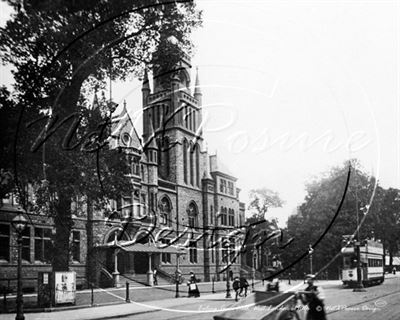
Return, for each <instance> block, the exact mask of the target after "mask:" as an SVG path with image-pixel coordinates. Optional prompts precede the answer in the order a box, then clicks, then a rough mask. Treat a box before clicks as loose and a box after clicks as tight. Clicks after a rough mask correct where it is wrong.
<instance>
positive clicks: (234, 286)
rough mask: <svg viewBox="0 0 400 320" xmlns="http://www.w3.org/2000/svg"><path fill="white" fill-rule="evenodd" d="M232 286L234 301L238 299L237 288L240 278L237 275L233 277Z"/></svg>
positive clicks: (238, 287)
mask: <svg viewBox="0 0 400 320" xmlns="http://www.w3.org/2000/svg"><path fill="white" fill-rule="evenodd" d="M232 288H233V290H234V291H235V301H238V296H239V289H240V279H239V277H235V279H233V282H232Z"/></svg>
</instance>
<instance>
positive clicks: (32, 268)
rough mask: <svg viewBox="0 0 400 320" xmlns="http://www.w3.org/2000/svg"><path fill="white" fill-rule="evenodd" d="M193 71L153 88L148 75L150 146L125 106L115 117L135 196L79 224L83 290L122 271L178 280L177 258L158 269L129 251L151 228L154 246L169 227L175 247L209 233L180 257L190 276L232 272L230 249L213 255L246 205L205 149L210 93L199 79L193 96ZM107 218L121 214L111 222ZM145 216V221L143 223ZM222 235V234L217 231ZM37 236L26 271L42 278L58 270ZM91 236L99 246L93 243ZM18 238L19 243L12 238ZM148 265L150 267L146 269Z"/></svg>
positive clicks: (157, 81) (163, 260) (4, 264)
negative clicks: (41, 257) (40, 257)
mask: <svg viewBox="0 0 400 320" xmlns="http://www.w3.org/2000/svg"><path fill="white" fill-rule="evenodd" d="M190 68H191V65H190V61H189V59H188V58H184V59H182V61H181V64H180V65H179V66H178V68H177V70H178V71H177V72H173V73H170V74H168V75H167V76H162V77H158V76H157V75H155V76H154V75H153V86H152V88H151V87H150V81H149V79H148V76H147V73H146V75H145V77H144V80H143V87H142V95H143V99H142V100H143V136H142V139H140V138H139V136H138V134H137V132H136V130H135V128H134V126H133V122H132V121H131V118H130V116H129V114H128V112H127V109H126V106H125V105H124V108H123V111H122V113H121V114H120V115H119V116H117V117H114V120H113V125H112V136H113V137H114V138H113V139H112V140H110V144H111V147H112V148H119V149H122V150H124V152H125V153H126V154H127V157H128V159H129V161H130V165H131V168H132V170H131V175H130V178H131V181H132V183H133V185H134V192H133V193H132V194H124V193H123V191H121V199H118V200H111V201H110V208H107V210H100V211H95V210H93V213H92V215H93V216H88V215H87V213H86V211H87V208H84V209H83V210H81V213H80V214H79V215H77V216H76V217H75V218H74V230H75V231H79V234H80V236H79V248H80V253H79V254H80V259H79V261H71V264H70V269H72V270H76V271H77V275H78V285H79V284H80V285H82V286H85V283H86V282H85V281H86V279H85V277H86V276H87V272H90V273H91V274H93V277H92V280H91V281H93V282H95V283H97V284H101V283H104V282H107V277H108V278H110V277H111V275H113V273H114V274H116V271H118V272H119V273H121V274H124V275H127V276H130V277H132V278H133V279H134V278H135V276H137V275H138V274H141V273H146V271H147V272H148V271H150V270H153V269H154V268H157V269H158V270H160V271H161V272H162V273H164V275H171V276H172V275H173V274H174V272H175V270H176V268H177V263H178V261H177V255H176V254H162V253H157V254H153V255H152V258H151V262H150V260H147V258H146V254H145V253H139V252H129V251H126V250H124V249H123V248H124V247H125V246H131V245H133V242H134V241H133V240H134V239H135V237H136V238H137V237H138V235H139V234H140V233H141V232H143V231H144V230H145V229H146V228H149V226H150V225H153V230H152V232H151V234H150V235H149V236H147V237H146V238H144V239H142V240H141V241H140V242H141V243H153V244H154V243H155V235H156V234H157V233H158V232H159V231H160V230H162V229H163V228H170V229H171V230H172V232H171V233H170V234H169V235H168V237H164V238H166V239H169V240H171V239H173V238H174V237H176V236H177V235H179V234H180V233H182V232H184V231H185V230H186V232H187V233H188V234H190V232H193V238H194V239H196V238H197V237H199V236H201V235H202V234H204V233H205V232H206V233H208V234H209V236H203V237H202V238H201V239H200V240H198V241H195V242H191V244H192V247H190V248H186V251H185V252H186V254H182V255H180V257H179V269H180V271H181V272H182V273H183V274H184V275H188V274H189V272H190V271H193V272H195V274H196V276H197V277H198V278H199V279H201V280H202V281H210V280H211V278H213V277H215V278H216V279H222V278H224V275H225V273H224V274H223V275H221V273H220V270H221V269H222V268H223V267H224V266H225V265H226V260H224V257H223V252H222V250H223V248H222V247H223V245H222V243H219V244H217V245H216V246H215V247H214V248H211V249H210V245H211V242H212V241H217V240H218V239H221V238H223V236H224V235H226V234H228V233H229V232H230V231H232V229H234V228H235V227H238V226H239V225H243V224H244V205H243V204H241V203H240V202H239V192H240V189H239V188H237V186H236V180H237V179H236V178H235V177H234V176H233V175H232V174H230V173H229V172H228V171H227V170H225V169H224V168H223V166H222V165H221V164H220V163H218V159H217V156H216V155H212V156H210V155H209V154H208V152H207V150H205V148H204V139H203V137H202V127H201V121H202V105H201V103H202V93H201V90H200V82H199V78H198V74H197V76H196V81H195V86H194V90H193V92H191V85H190V83H191V79H190V76H189V70H190ZM3 209H4V208H3V207H2V208H1V210H3ZM3 211H4V210H3ZM105 212H113V213H112V214H111V215H109V214H108V215H107V216H106V215H105ZM145 215H147V218H146V219H145V220H143V219H142V220H140V219H139V218H140V217H143V216H145ZM36 218H37V219H36ZM43 218H44V217H41V216H39V215H37V216H36V217H35V221H32V222H33V223H34V226H35V228H36V227H37V226H39V225H40V221H41V219H43ZM11 219H12V213H10V214H9V217H8V216H7V218H6V215H5V214H3V212H2V214H1V216H0V220H1V222H0V223H6V224H7V223H9V221H10V220H11ZM45 225H46V226H47V227H51V225H52V222H51V221H49V220H48V219H47V220H46V221H45ZM88 228H89V229H88ZM215 228H218V229H219V230H218V231H215V230H213V229H215ZM224 228H225V229H224ZM31 229H32V231H31V232H32V234H31V239H32V240H31V243H30V250H31V255H32V258H31V261H30V264H26V265H24V270H25V272H28V271H29V272H30V273H32V274H29V277H30V278H32V279H34V278H35V277H36V276H37V272H38V271H42V269H46V270H50V269H51V266H50V265H49V264H42V263H40V262H38V261H35V259H34V251H35V243H34V240H33V239H34V236H35V235H34V228H33V227H32V228H31ZM88 230H90V231H91V232H90V233H92V234H93V239H88V238H87V234H88V233H87V231H88ZM121 230H122V231H121ZM211 234H212V237H211ZM10 239H12V240H10V241H15V236H14V235H13V234H11V235H10ZM75 240H76V242H78V241H77V239H75ZM89 240H90V241H89ZM186 240H187V235H185V236H184V237H183V238H182V239H181V240H180V241H179V242H180V243H181V244H182V243H184V242H185V241H186ZM231 240H232V241H233V239H231ZM71 241H73V239H71ZM164 241H167V240H164ZM192 241H193V239H192ZM117 247H118V248H117ZM121 247H122V249H121ZM12 248H15V246H12ZM13 250H14V249H13ZM88 255H89V256H91V257H92V258H93V259H94V264H93V265H91V266H90V267H87V265H86V264H87V261H88V258H87V257H88ZM240 260H241V258H240V257H239V258H238V259H237V260H236V261H235V262H234V263H233V264H232V266H231V267H230V268H231V270H232V271H233V273H234V274H239V272H240V263H241V261H240ZM15 262H16V260H15V257H14V253H13V254H12V258H11V259H10V261H0V268H1V269H2V275H3V277H4V276H7V275H8V276H10V277H14V276H15V273H16V268H15ZM144 264H146V266H142V265H144ZM149 264H150V265H149ZM109 280H110V279H109ZM114 280H115V279H114ZM33 282H34V281H33Z"/></svg>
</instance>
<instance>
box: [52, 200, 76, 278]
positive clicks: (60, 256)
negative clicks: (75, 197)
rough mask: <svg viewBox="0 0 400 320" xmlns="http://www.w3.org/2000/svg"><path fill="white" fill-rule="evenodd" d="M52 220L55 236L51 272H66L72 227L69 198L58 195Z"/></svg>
mask: <svg viewBox="0 0 400 320" xmlns="http://www.w3.org/2000/svg"><path fill="white" fill-rule="evenodd" d="M55 209H56V217H55V219H54V224H55V229H56V235H55V241H54V257H53V271H68V270H69V261H70V235H71V229H72V225H73V221H72V217H71V197H70V196H69V195H68V194H65V193H60V194H59V199H58V201H57V203H56V205H55Z"/></svg>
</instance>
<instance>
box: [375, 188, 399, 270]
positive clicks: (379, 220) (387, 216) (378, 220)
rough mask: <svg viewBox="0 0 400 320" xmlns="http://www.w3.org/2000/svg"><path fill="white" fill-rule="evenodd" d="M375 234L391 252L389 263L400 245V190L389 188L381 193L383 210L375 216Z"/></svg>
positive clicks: (386, 249) (390, 263)
mask: <svg viewBox="0 0 400 320" xmlns="http://www.w3.org/2000/svg"><path fill="white" fill-rule="evenodd" d="M372 218H373V223H374V232H375V236H376V237H377V238H379V239H381V240H382V242H383V245H384V248H385V252H388V253H389V265H390V266H392V264H393V256H394V255H396V254H398V252H399V246H400V190H398V189H394V188H389V189H387V190H384V191H383V192H382V195H381V210H380V211H379V212H378V214H376V215H374V216H373V217H372Z"/></svg>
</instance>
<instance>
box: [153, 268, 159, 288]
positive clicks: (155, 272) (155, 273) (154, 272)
mask: <svg viewBox="0 0 400 320" xmlns="http://www.w3.org/2000/svg"><path fill="white" fill-rule="evenodd" d="M157 277H158V270H157V268H154V270H153V283H154V285H155V286H158V279H157Z"/></svg>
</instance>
